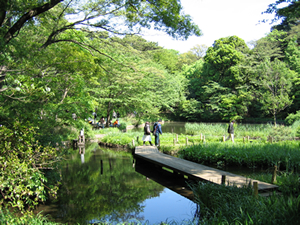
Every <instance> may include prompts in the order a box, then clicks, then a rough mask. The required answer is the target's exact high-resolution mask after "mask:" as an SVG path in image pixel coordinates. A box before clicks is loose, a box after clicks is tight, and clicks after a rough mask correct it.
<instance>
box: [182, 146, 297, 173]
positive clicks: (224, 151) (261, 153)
mask: <svg viewBox="0 0 300 225" xmlns="http://www.w3.org/2000/svg"><path fill="white" fill-rule="evenodd" d="M183 149H184V150H183ZM179 154H180V157H182V158H184V159H187V160H190V161H194V162H198V163H201V164H220V163H223V164H224V165H226V166H246V167H248V168H254V167H258V166H259V167H265V168H268V167H274V165H277V166H278V167H279V168H281V169H287V170H298V171H300V149H299V143H298V142H296V141H286V142H278V143H245V144H243V143H234V144H233V143H209V144H200V145H191V146H186V147H184V148H182V150H181V151H179Z"/></svg>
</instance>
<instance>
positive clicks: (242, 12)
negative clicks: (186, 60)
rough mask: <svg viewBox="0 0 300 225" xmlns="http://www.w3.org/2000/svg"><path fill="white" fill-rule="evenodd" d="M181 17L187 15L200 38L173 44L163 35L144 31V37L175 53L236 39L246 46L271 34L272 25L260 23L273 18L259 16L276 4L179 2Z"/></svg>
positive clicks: (268, 0)
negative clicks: (182, 12)
mask: <svg viewBox="0 0 300 225" xmlns="http://www.w3.org/2000/svg"><path fill="white" fill-rule="evenodd" d="M181 3H182V6H183V9H184V13H185V14H189V15H190V16H191V17H192V19H193V21H194V23H196V24H197V25H198V26H199V28H200V30H201V31H202V33H203V35H202V36H200V37H195V36H193V37H190V38H189V39H188V40H186V41H176V40H174V39H172V37H170V36H168V35H166V34H165V33H163V32H158V31H154V30H150V31H146V33H147V35H144V36H143V37H144V38H145V39H146V40H148V41H153V42H158V44H159V45H160V46H162V47H164V48H166V49H175V50H177V51H179V52H180V53H184V52H187V51H189V50H190V49H191V48H192V47H194V46H195V45H197V44H199V45H202V44H205V45H207V46H211V45H212V44H213V43H214V41H215V40H218V39H220V38H222V37H228V36H233V35H236V36H238V37H239V38H242V39H243V40H244V41H245V42H246V43H247V42H249V41H252V40H258V39H260V38H262V37H264V36H266V34H267V33H269V32H270V29H271V27H272V26H273V25H274V24H272V25H271V24H269V23H259V21H260V20H263V19H269V20H270V21H271V19H273V18H274V15H270V14H262V12H264V11H266V10H267V8H268V5H269V4H272V3H275V0H227V1H225V0H181Z"/></svg>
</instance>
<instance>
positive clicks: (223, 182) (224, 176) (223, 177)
mask: <svg viewBox="0 0 300 225" xmlns="http://www.w3.org/2000/svg"><path fill="white" fill-rule="evenodd" d="M225 182H226V175H222V181H221V184H225Z"/></svg>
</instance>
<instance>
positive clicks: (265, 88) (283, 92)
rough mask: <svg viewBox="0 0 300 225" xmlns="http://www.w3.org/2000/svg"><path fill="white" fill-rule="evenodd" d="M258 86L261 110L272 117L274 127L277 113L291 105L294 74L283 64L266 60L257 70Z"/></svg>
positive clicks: (276, 60)
mask: <svg viewBox="0 0 300 225" xmlns="http://www.w3.org/2000/svg"><path fill="white" fill-rule="evenodd" d="M258 72H259V77H260V78H259V80H258V85H259V86H260V87H261V90H259V92H260V93H259V95H260V99H259V100H260V102H261V103H262V104H263V109H264V110H265V111H266V112H267V113H268V114H272V115H273V117H274V124H275V125H276V116H277V114H278V112H280V111H282V110H283V109H285V108H286V107H287V106H290V105H291V104H292V102H293V101H292V99H291V98H290V96H289V94H290V93H291V89H292V84H293V80H294V79H295V77H296V73H295V72H294V71H292V70H290V69H289V68H288V67H287V65H286V64H285V63H284V62H281V61H279V60H278V59H275V60H274V61H273V62H270V60H266V61H265V62H263V63H262V64H261V65H260V66H259V68H258Z"/></svg>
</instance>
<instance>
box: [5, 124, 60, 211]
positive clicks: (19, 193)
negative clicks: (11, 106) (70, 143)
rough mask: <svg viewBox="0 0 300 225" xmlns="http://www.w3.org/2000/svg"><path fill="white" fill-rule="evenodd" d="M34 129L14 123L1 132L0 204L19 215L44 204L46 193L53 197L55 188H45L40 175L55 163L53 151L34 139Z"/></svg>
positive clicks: (44, 181)
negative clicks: (43, 169)
mask: <svg viewBox="0 0 300 225" xmlns="http://www.w3.org/2000/svg"><path fill="white" fill-rule="evenodd" d="M36 136H37V135H36V129H35V128H32V127H30V126H22V125H21V124H19V123H17V122H16V123H15V124H14V126H13V127H12V128H11V129H8V128H6V127H1V128H0V191H1V195H0V204H5V205H6V204H9V205H10V206H11V207H16V208H18V209H19V210H21V212H24V211H25V208H27V209H32V208H34V206H36V205H37V204H38V203H39V202H44V201H46V198H47V195H48V191H49V193H50V194H53V195H55V194H56V191H57V189H58V187H57V186H51V184H50V185H49V184H47V186H48V188H49V189H48V191H47V190H46V185H45V184H46V183H47V178H46V177H45V175H44V174H43V173H42V172H41V171H40V169H39V168H42V167H43V166H44V165H45V164H47V167H49V165H51V166H53V163H54V162H55V161H56V160H57V159H58V157H57V153H56V152H57V151H56V149H55V148H52V147H43V146H41V145H40V144H39V143H38V142H37V141H36V139H35V137H36Z"/></svg>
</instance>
